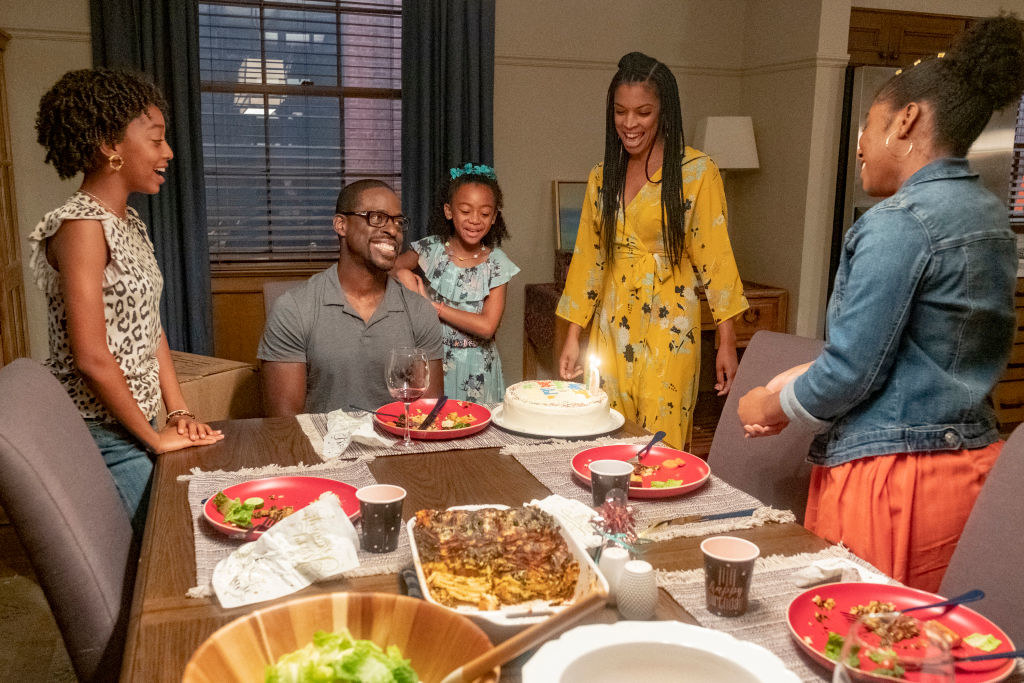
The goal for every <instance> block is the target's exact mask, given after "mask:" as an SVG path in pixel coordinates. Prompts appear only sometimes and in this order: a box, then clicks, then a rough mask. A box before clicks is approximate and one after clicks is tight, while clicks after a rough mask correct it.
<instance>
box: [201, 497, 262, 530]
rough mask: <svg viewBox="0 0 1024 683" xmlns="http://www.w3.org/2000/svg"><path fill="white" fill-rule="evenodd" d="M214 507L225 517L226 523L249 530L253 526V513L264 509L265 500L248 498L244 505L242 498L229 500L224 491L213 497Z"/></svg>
mask: <svg viewBox="0 0 1024 683" xmlns="http://www.w3.org/2000/svg"><path fill="white" fill-rule="evenodd" d="M213 505H214V507H216V508H217V511H218V512H220V514H222V515H224V521H225V522H227V523H228V524H234V525H235V526H237V527H241V528H243V529H248V528H249V527H251V526H252V513H253V512H254V511H255V510H258V509H259V508H261V507H263V499H262V498H246V499H245V502H244V503H243V502H242V499H241V498H228V497H227V496H225V495H224V492H223V491H218V492H217V495H215V496H214V497H213Z"/></svg>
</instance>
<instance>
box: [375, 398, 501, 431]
mask: <svg viewBox="0 0 1024 683" xmlns="http://www.w3.org/2000/svg"><path fill="white" fill-rule="evenodd" d="M435 403H437V399H436V398H421V399H420V400H418V401H413V402H412V403H410V404H409V415H412V416H416V415H426V414H427V413H429V412H430V409H431V408H433V407H434V404H435ZM403 410H405V408H404V406H403V405H402V403H401V402H400V401H396V402H395V403H388V404H387V405H383V406H381V407H380V408H379V409H378V410H377V412H378V413H385V414H384V415H374V416H373V421H374V422H375V423H377V426H378V427H380V428H381V429H383V430H384V431H386V432H389V433H391V434H394V435H395V436H405V428H404V427H400V426H398V425H397V424H396V422H397V420H398V418H395V417H390V416H391V415H401V414H402V411H403ZM452 413H457V414H458V416H459V417H465V416H467V415H468V416H470V417H472V418H474V422H473V424H472V425H470V426H469V427H463V428H462V429H410V430H409V436H411V437H412V438H414V439H420V440H423V441H442V440H444V439H458V438H461V437H463V436H469V435H470V434H476V433H477V432H480V431H483V430H484V429H486V428H487V425H489V424H491V411H489V410H487V408H485V407H484V406H482V405H480V404H479V403H471V402H469V401H455V400H453V399H448V402H447V403H445V404H444V408H442V409H441V414H440V415H438V416H437V419H436V420H434V424H435V425H437V426H440V424H441V421H442V420H443V419H444V418H445V417H446V416H448V415H450V414H452Z"/></svg>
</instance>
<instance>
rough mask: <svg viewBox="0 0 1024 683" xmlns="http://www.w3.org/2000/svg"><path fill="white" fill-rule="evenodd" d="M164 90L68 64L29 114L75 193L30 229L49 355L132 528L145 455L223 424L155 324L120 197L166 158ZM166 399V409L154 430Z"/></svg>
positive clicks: (151, 177)
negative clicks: (204, 410) (206, 414)
mask: <svg viewBox="0 0 1024 683" xmlns="http://www.w3.org/2000/svg"><path fill="white" fill-rule="evenodd" d="M164 106H165V103H164V100H163V97H162V96H161V94H160V92H159V91H158V90H157V89H156V88H155V87H154V86H153V85H152V84H150V83H148V82H146V81H145V80H143V79H141V78H139V77H138V76H136V75H133V74H130V73H127V72H121V71H111V70H107V69H86V70H82V71H71V72H68V73H66V74H65V75H64V76H63V77H62V78H61V79H60V80H59V81H58V82H57V84H56V85H54V86H53V88H51V89H50V91H49V92H48V93H46V94H45V95H44V96H43V98H42V100H41V101H40V104H39V115H38V118H37V119H36V130H37V132H38V140H39V143H40V144H41V145H43V147H45V148H46V161H47V162H49V163H52V164H53V165H54V167H56V169H57V173H58V175H59V176H60V177H61V178H72V177H74V176H75V175H77V174H78V173H79V172H82V173H83V174H84V177H83V179H82V185H81V187H80V189H79V190H78V192H76V193H75V194H74V195H72V196H71V198H69V199H68V200H67V201H66V202H65V203H64V205H63V206H61V207H59V208H57V209H55V210H53V211H51V212H50V213H48V214H47V215H46V216H45V217H44V218H43V220H42V221H41V222H40V223H39V225H37V226H36V229H35V230H34V231H33V232H32V234H31V235H30V237H29V240H30V242H31V255H30V263H31V267H32V271H33V273H34V276H35V279H36V283H37V284H38V285H39V287H40V288H41V289H42V290H43V292H44V293H45V294H46V296H47V300H48V325H49V341H50V357H49V359H48V360H47V365H48V366H49V367H50V369H51V370H52V372H53V373H54V375H55V376H56V377H57V379H59V380H60V381H61V383H62V384H63V385H64V386H65V387H66V388H67V390H68V393H69V394H70V395H71V398H72V399H73V400H74V402H75V404H76V405H77V406H78V409H79V411H80V412H81V414H82V417H84V418H85V420H86V423H87V424H88V426H89V430H90V432H91V433H92V435H93V438H94V439H95V440H96V443H97V445H98V446H99V448H100V451H101V453H102V454H103V457H104V460H105V461H106V464H107V467H108V468H109V469H110V472H111V475H112V476H113V478H114V483H115V484H116V485H117V489H118V492H119V493H120V494H121V498H122V500H123V501H124V503H125V506H126V507H127V509H128V511H129V514H130V515H131V516H132V523H133V526H134V527H135V529H136V532H139V531H141V529H142V526H143V521H144V519H145V514H146V507H147V506H146V505H145V502H146V497H147V492H148V486H149V479H150V475H151V473H152V463H151V461H150V457H149V456H150V454H159V453H164V452H167V451H173V450H178V449H180V448H185V447H188V446H196V445H203V444H211V443H214V442H216V441H219V440H220V439H222V438H223V435H222V434H221V433H220V432H219V431H217V430H213V429H211V428H210V427H209V426H208V425H206V424H204V423H202V422H199V421H197V420H196V418H195V417H194V416H193V415H192V414H191V413H190V412H188V407H187V406H186V405H185V400H184V398H183V397H182V394H181V389H180V387H179V386H178V380H177V377H176V375H175V373H174V365H173V364H172V362H171V356H170V349H169V348H168V346H167V339H166V337H165V336H164V332H163V328H162V326H161V324H160V310H159V304H160V292H161V290H162V288H163V277H162V276H161V274H160V270H159V268H158V267H157V263H156V258H155V257H154V255H153V244H152V242H150V240H149V236H148V235H147V233H146V226H145V224H144V223H143V222H142V221H141V220H140V219H139V216H138V214H137V213H136V212H135V210H134V209H132V208H131V207H129V206H128V205H127V202H128V196H129V195H130V194H131V193H133V192H143V193H146V194H156V193H157V192H159V191H160V185H161V184H162V183H163V182H164V177H163V174H164V172H165V171H166V169H167V163H168V162H169V161H170V160H171V158H172V157H173V154H172V152H171V148H170V146H169V145H168V144H167V141H166V140H165V139H164V128H165V123H164V117H163V114H162V113H161V108H163V107H164ZM161 399H162V400H163V402H164V405H165V406H166V408H167V411H168V414H169V415H170V416H171V419H169V420H168V423H167V425H166V426H164V427H163V429H160V430H159V431H158V430H157V429H156V428H155V424H156V423H155V418H156V413H157V409H158V407H159V402H160V400H161Z"/></svg>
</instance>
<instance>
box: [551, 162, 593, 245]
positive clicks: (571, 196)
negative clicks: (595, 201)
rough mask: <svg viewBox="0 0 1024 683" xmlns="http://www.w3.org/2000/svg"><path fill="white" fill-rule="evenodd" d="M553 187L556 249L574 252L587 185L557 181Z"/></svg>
mask: <svg viewBox="0 0 1024 683" xmlns="http://www.w3.org/2000/svg"><path fill="white" fill-rule="evenodd" d="M552 185H553V187H554V191H555V248H556V249H557V250H558V251H560V252H572V250H573V247H575V246H576V230H577V229H578V228H579V227H580V213H581V212H582V211H583V198H584V197H585V196H586V194H587V183H586V181H577V180H556V181H554V182H553V183H552Z"/></svg>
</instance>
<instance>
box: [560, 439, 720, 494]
mask: <svg viewBox="0 0 1024 683" xmlns="http://www.w3.org/2000/svg"><path fill="white" fill-rule="evenodd" d="M641 448H643V446H637V445H635V444H613V445H611V446H597V447H596V448H588V449H587V450H585V451H580V452H579V453H577V454H576V457H574V458H573V459H572V473H573V476H575V477H576V478H577V479H578V480H579V481H580V482H581V483H582V484H583V485H584V486H590V463H592V462H594V461H595V460H629V459H630V458H632V457H633V456H634V455H636V454H637V451H639V450H640V449H641ZM710 476H711V468H709V467H708V464H707V463H706V462H704V461H703V460H701V459H700V458H698V457H697V456H696V455H693V454H692V453H687V452H686V451H678V450H676V449H674V448H669V447H668V446H655V447H654V448H652V449H651V452H650V453H648V454H647V455H645V456H644V457H642V458H640V464H639V465H637V466H636V467H634V468H633V477H632V478H631V480H630V482H629V497H630V498H667V497H669V496H678V495H681V494H683V493H688V492H690V491H693V490H694V489H699V488H700V487H701V486H703V485H704V484H705V483H706V482H707V480H708V477H710Z"/></svg>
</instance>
